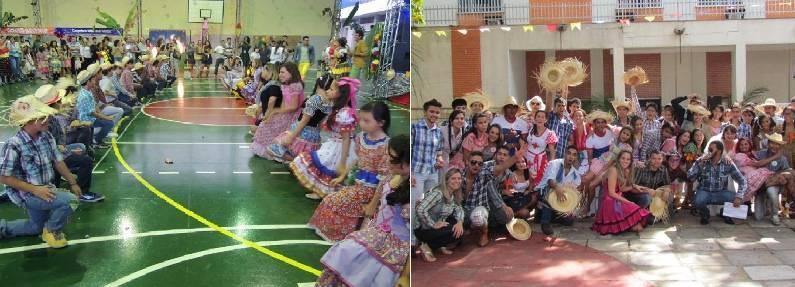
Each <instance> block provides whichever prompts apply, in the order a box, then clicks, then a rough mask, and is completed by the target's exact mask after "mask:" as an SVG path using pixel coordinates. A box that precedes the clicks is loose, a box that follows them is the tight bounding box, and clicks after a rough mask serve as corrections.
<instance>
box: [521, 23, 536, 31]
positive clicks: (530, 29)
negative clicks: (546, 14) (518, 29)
mask: <svg viewBox="0 0 795 287" xmlns="http://www.w3.org/2000/svg"><path fill="white" fill-rule="evenodd" d="M522 30H524V31H525V32H527V31H530V32H533V31H534V30H535V28H533V25H527V26H524V27H522Z"/></svg>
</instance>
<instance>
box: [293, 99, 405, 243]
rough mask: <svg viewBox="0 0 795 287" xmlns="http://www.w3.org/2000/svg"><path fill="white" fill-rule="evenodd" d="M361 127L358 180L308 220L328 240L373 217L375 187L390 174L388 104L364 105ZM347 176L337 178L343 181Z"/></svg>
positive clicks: (329, 197) (326, 201)
mask: <svg viewBox="0 0 795 287" xmlns="http://www.w3.org/2000/svg"><path fill="white" fill-rule="evenodd" d="M359 113H360V116H361V118H360V122H359V126H360V127H361V129H362V131H363V132H362V133H360V134H359V136H357V138H356V140H355V141H356V155H357V157H358V163H357V165H358V171H357V172H356V176H355V178H356V182H355V184H354V185H352V186H346V187H343V188H342V189H341V190H340V191H338V192H335V193H331V194H328V195H327V196H326V197H324V198H323V201H322V202H321V203H320V205H319V206H318V207H317V209H315V214H314V215H312V218H311V219H309V224H308V225H309V226H310V227H312V228H314V229H315V232H316V233H317V234H318V235H319V236H320V237H322V238H323V239H325V240H327V241H339V240H342V239H343V238H345V236H346V235H348V234H350V233H351V232H353V231H355V230H356V229H357V228H358V227H359V223H360V222H361V221H362V218H364V217H367V218H372V217H373V214H374V213H375V211H376V210H377V209H376V207H377V206H378V200H379V199H380V198H379V197H376V196H374V194H375V193H376V187H377V186H378V184H379V183H380V182H381V181H383V180H384V179H385V178H386V176H387V174H388V173H389V167H388V166H387V165H385V164H384V163H385V162H387V161H388V159H389V154H388V151H387V144H388V143H389V136H387V134H386V130H387V129H388V128H389V122H390V117H389V107H388V106H387V105H386V104H384V103H381V102H377V103H371V104H367V105H365V106H364V107H362V110H361V111H360V112H359ZM343 178H344V175H340V177H338V178H337V179H334V181H335V182H334V183H338V182H341V181H342V179H343Z"/></svg>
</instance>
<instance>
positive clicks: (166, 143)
mask: <svg viewBox="0 0 795 287" xmlns="http://www.w3.org/2000/svg"><path fill="white" fill-rule="evenodd" d="M116 144H120V145H121V144H127V145H238V146H242V145H247V144H249V143H208V142H195V143H192V142H116ZM246 147H248V146H246Z"/></svg>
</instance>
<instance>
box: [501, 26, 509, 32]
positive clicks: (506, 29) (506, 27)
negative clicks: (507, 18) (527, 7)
mask: <svg viewBox="0 0 795 287" xmlns="http://www.w3.org/2000/svg"><path fill="white" fill-rule="evenodd" d="M500 30H503V31H505V32H508V31H511V27H508V26H502V27H500Z"/></svg>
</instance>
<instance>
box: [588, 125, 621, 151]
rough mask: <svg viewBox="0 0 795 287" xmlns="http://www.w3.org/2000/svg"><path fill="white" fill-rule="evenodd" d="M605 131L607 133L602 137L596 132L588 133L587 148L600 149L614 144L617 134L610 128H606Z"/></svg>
mask: <svg viewBox="0 0 795 287" xmlns="http://www.w3.org/2000/svg"><path fill="white" fill-rule="evenodd" d="M605 131H607V132H605V135H604V136H602V137H600V136H597V135H596V133H591V134H590V135H588V139H586V140H585V148H589V149H600V148H604V147H606V146H609V145H611V144H613V141H615V139H616V135H615V134H614V133H613V131H612V130H611V129H610V128H606V129H605Z"/></svg>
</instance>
